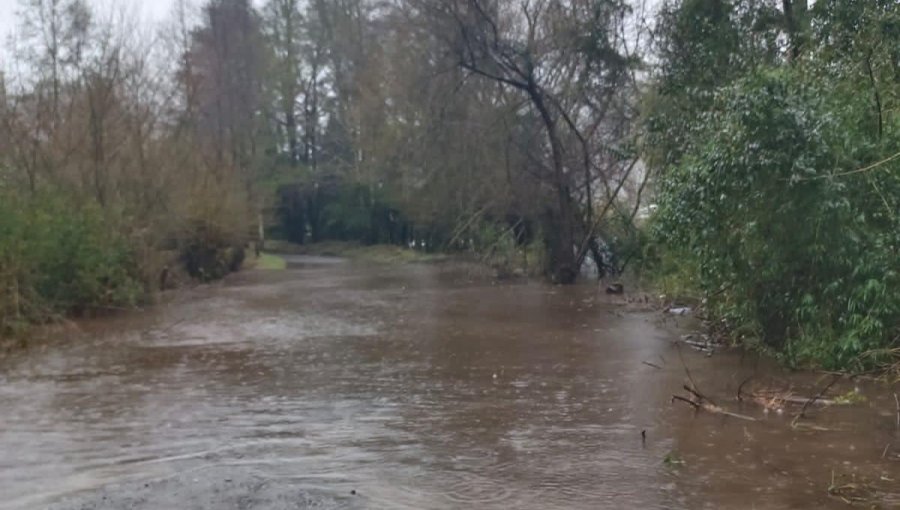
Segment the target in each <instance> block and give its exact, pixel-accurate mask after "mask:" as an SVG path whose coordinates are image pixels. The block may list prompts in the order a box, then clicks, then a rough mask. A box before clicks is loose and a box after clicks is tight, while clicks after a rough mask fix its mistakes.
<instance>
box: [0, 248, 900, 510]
mask: <svg viewBox="0 0 900 510" xmlns="http://www.w3.org/2000/svg"><path fill="white" fill-rule="evenodd" d="M286 258H287V268H286V269H285V270H282V271H246V272H241V273H237V274H233V275H230V276H229V277H228V278H226V279H225V280H224V282H222V283H220V284H215V285H207V286H201V287H197V288H195V289H191V290H189V291H186V292H185V293H183V294H181V296H182V297H181V298H179V299H177V300H174V301H173V302H170V303H166V304H163V305H161V306H159V307H156V308H153V309H149V310H147V311H145V312H141V313H129V314H122V315H119V316H116V317H111V318H106V319H102V320H94V321H86V322H84V323H82V324H81V325H80V330H79V331H77V332H71V333H61V336H60V338H57V339H56V341H55V342H56V343H55V345H54V347H53V348H52V349H46V350H42V349H29V350H25V351H20V352H16V353H13V354H12V355H10V356H8V357H6V358H5V359H2V360H0V409H3V410H4V412H3V413H2V414H0V451H2V452H3V456H2V457H0V494H2V495H3V498H2V500H0V508H2V509H4V510H7V509H9V510H18V509H31V508H48V507H49V508H54V509H60V510H70V509H78V508H131V507H134V508H160V509H163V508H251V509H268V508H275V509H279V508H307V507H312V508H347V507H350V508H353V507H354V506H353V505H356V506H358V507H360V508H391V509H416V510H421V509H435V510H444V509H455V508H479V509H487V510H490V509H508V508H516V509H524V510H530V509H540V510H546V509H551V510H552V509H580V508H584V509H588V508H590V509H595V508H659V509H662V508H665V509H685V510H687V509H697V508H716V509H745V508H752V507H756V508H767V509H782V508H784V509H789V508H810V507H818V508H835V509H838V508H845V505H846V503H845V502H844V501H843V500H842V499H841V496H842V494H843V493H836V492H834V491H829V489H830V488H832V486H835V487H851V486H857V487H865V488H866V490H869V491H870V493H869V495H871V496H872V497H871V500H870V504H873V503H874V504H876V505H880V506H881V507H887V508H889V507H891V505H896V504H898V503H900V497H898V495H897V493H898V487H900V486H898V484H897V482H896V481H897V480H900V432H898V429H897V427H896V424H895V420H896V416H895V406H894V401H893V396H892V394H893V392H894V391H897V388H896V387H894V388H891V387H889V386H886V385H884V384H882V383H878V382H871V381H840V382H838V383H836V384H835V386H834V387H833V389H832V390H831V391H830V393H829V395H828V396H829V398H834V397H836V396H840V395H847V394H849V393H850V392H853V393H854V394H858V395H859V396H860V398H856V399H854V400H853V401H852V402H850V403H848V404H847V405H841V406H825V407H823V406H813V407H811V409H810V410H809V412H808V413H807V414H808V416H807V417H806V418H804V419H803V420H802V426H796V427H795V426H792V422H793V416H792V414H793V412H792V411H790V410H788V409H785V410H784V411H782V412H780V413H779V412H778V411H776V410H769V411H766V410H765V409H764V408H763V407H762V406H759V405H757V404H756V403H754V402H753V401H749V400H748V401H745V402H742V403H739V402H737V401H736V400H735V397H736V394H737V389H738V387H739V386H740V384H741V383H742V382H743V381H744V380H746V378H747V377H748V376H750V375H754V376H755V379H754V384H759V388H768V387H779V388H789V389H790V390H791V391H792V392H793V393H794V394H795V395H810V394H814V393H815V392H816V391H817V390H818V389H820V388H821V387H822V384H823V380H822V379H821V376H820V375H817V374H792V373H788V372H786V371H784V370H783V369H781V368H780V367H778V366H777V365H775V364H774V363H770V362H768V361H767V360H765V359H764V358H759V357H757V356H749V355H742V354H741V353H739V352H717V353H716V354H715V355H714V356H713V357H711V358H709V357H707V356H706V354H704V353H701V352H695V351H694V350H692V349H682V355H681V356H679V353H678V348H677V347H676V341H677V340H679V339H680V338H681V335H683V334H684V333H685V331H684V330H683V329H681V327H680V326H679V325H677V324H673V321H675V320H681V319H680V318H673V317H671V316H669V315H664V314H659V313H654V312H638V311H632V310H631V309H629V307H627V306H620V305H618V304H616V303H615V302H614V301H612V299H614V298H611V297H609V296H607V295H606V294H605V292H603V289H600V288H598V287H596V286H594V285H584V286H575V287H553V286H546V285H542V284H537V283H526V282H512V283H510V282H497V281H495V280H492V279H485V278H483V277H482V276H480V275H478V274H473V273H470V272H468V271H466V270H465V269H460V268H458V267H455V266H454V265H453V264H413V265H384V264H370V263H365V262H362V261H345V260H340V259H334V258H316V257H293V256H289V257H286ZM681 357H683V358H684V364H683V363H682V362H681V359H680V358H681ZM645 362H649V363H652V365H655V366H651V365H648V364H647V363H645ZM685 364H686V365H687V366H688V367H689V369H690V372H691V374H692V378H693V379H694V380H695V382H696V384H697V386H698V387H700V388H702V390H703V392H704V393H706V394H707V395H708V396H709V397H710V398H712V399H715V401H716V402H717V403H718V404H719V405H720V406H722V407H723V408H727V409H729V410H731V411H734V412H736V413H740V414H743V415H747V416H750V417H752V418H753V421H745V420H740V419H734V418H731V417H728V416H721V415H715V414H710V413H704V412H701V413H696V412H694V411H693V410H692V409H690V408H689V406H687V405H684V404H680V403H675V404H673V403H672V402H671V397H672V395H673V394H675V393H680V392H681V391H682V389H681V388H682V385H683V384H684V383H685V380H686V373H685V368H684V365H685ZM824 382H827V380H826V381H824ZM745 389H748V388H745ZM642 432H644V433H645V434H644V435H643V436H642ZM644 437H645V439H644ZM227 480H231V481H230V482H229V481H227ZM854 484H855V485H854ZM353 490H356V491H358V495H357V496H353V497H351V494H350V492H351V491H353ZM848 490H849V489H848ZM104 497H106V499H105V500H104V499H103V498H104ZM242 498H244V499H242ZM103 505H106V506H103ZM191 505H193V506H191ZM291 505H295V506H291ZM304 505H306V506H304ZM316 505H318V506H316Z"/></svg>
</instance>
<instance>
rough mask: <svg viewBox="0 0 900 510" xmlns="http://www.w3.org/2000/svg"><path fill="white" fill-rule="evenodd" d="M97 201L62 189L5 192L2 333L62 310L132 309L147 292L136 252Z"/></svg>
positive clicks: (0, 201) (0, 244)
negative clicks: (26, 194)
mask: <svg viewBox="0 0 900 510" xmlns="http://www.w3.org/2000/svg"><path fill="white" fill-rule="evenodd" d="M108 218H109V216H105V215H104V214H103V212H102V211H101V210H100V209H99V207H97V206H95V205H84V204H78V203H76V202H74V201H73V200H71V199H69V198H68V197H66V196H64V195H62V194H58V193H56V194H52V193H44V194H41V195H39V196H35V197H29V198H27V199H25V198H21V197H17V196H16V195H14V194H12V193H8V192H3V194H2V197H0V333H10V332H14V331H15V330H18V329H20V328H21V327H23V325H24V324H25V323H27V322H32V321H43V320H46V319H48V318H50V317H51V316H53V315H55V314H61V313H68V312H77V311H84V310H89V309H102V308H108V307H118V306H131V305H134V304H135V303H136V302H137V300H138V299H139V298H140V297H141V296H142V295H143V292H144V289H143V286H142V285H141V284H140V280H139V278H138V276H137V269H136V267H135V264H134V259H133V256H132V254H131V252H130V250H129V248H128V243H127V242H126V239H125V238H124V237H123V236H122V235H120V234H119V233H118V231H117V229H116V225H115V224H114V223H113V222H111V221H110V220H109V219H108Z"/></svg>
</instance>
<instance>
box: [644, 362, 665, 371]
mask: <svg viewBox="0 0 900 510" xmlns="http://www.w3.org/2000/svg"><path fill="white" fill-rule="evenodd" d="M641 363H643V364H645V365H647V366H648V367H653V368H655V369H657V370H662V367H661V366H659V365H657V364H656V363H650V362H649V361H642V362H641Z"/></svg>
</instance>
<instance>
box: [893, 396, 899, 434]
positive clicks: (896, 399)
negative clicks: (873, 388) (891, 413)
mask: <svg viewBox="0 0 900 510" xmlns="http://www.w3.org/2000/svg"><path fill="white" fill-rule="evenodd" d="M894 404H895V405H896V406H897V428H898V429H900V398H897V394H896V393H894Z"/></svg>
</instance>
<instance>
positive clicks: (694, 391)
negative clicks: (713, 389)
mask: <svg viewBox="0 0 900 510" xmlns="http://www.w3.org/2000/svg"><path fill="white" fill-rule="evenodd" d="M682 388H684V391H686V392H688V393H690V394H691V395H693V396H695V397H697V400H699V401H700V402H703V401H704V400H705V401H707V402H709V403H710V404H712V405H716V403H715V402H713V400H712V399H711V398H709V397H707V396H706V395H704V394H702V393H700V392H699V391H697V389H696V388H691V387H689V386H688V385H687V384H685V385H683V386H682Z"/></svg>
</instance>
